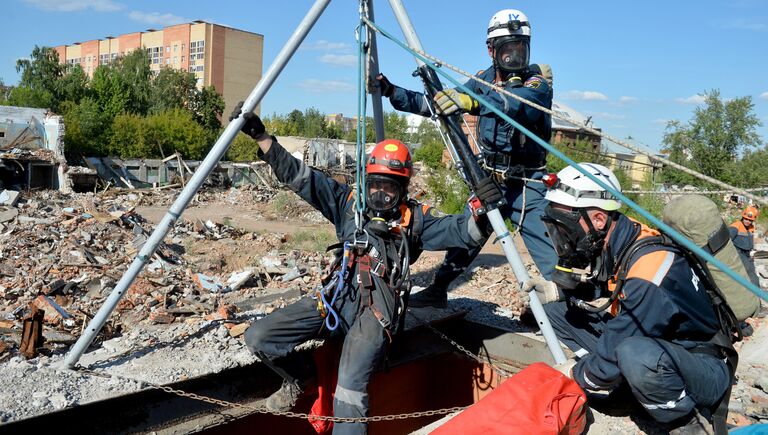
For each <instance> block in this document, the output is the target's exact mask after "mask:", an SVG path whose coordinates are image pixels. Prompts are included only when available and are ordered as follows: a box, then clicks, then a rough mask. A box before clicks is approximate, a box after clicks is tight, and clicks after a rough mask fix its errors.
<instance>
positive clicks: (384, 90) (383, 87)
mask: <svg viewBox="0 0 768 435" xmlns="http://www.w3.org/2000/svg"><path fill="white" fill-rule="evenodd" d="M376 81H377V82H378V85H377V86H378V87H379V90H380V91H381V96H382V97H387V98H389V97H391V96H392V94H393V93H394V92H395V85H393V84H392V82H390V81H389V79H387V76H385V75H384V74H379V75H377V76H376Z"/></svg>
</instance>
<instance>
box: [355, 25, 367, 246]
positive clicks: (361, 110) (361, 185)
mask: <svg viewBox="0 0 768 435" xmlns="http://www.w3.org/2000/svg"><path fill="white" fill-rule="evenodd" d="M360 13H361V17H360V26H359V27H358V32H359V34H358V38H357V42H358V44H357V45H358V53H357V76H358V82H357V87H358V92H359V94H358V100H357V142H356V144H355V146H356V148H355V151H356V153H355V154H356V158H357V177H356V178H357V196H356V198H355V206H356V207H357V213H358V214H360V213H362V211H363V210H365V206H366V204H365V196H366V195H365V192H366V191H365V116H366V111H365V109H366V106H367V104H368V102H367V99H366V97H367V95H366V89H365V74H364V73H363V71H364V68H365V41H364V40H363V39H364V36H363V35H365V34H367V32H366V31H365V29H366V28H367V27H366V25H365V23H364V22H363V20H362V13H363V12H362V11H361V12H360ZM357 225H358V231H359V230H362V226H363V222H362V219H358V222H357Z"/></svg>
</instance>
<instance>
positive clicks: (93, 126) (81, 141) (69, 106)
mask: <svg viewBox="0 0 768 435" xmlns="http://www.w3.org/2000/svg"><path fill="white" fill-rule="evenodd" d="M62 111H63V113H64V125H66V126H67V128H66V130H65V133H64V150H65V151H66V152H67V153H68V154H69V155H70V156H80V155H82V156H103V155H106V154H107V152H108V150H107V147H106V146H105V144H106V143H108V139H107V138H108V137H109V126H110V123H111V117H109V116H108V115H107V114H105V113H104V112H103V111H102V109H101V107H100V105H99V104H98V102H97V101H96V100H94V99H93V98H90V97H85V98H83V99H82V100H81V101H80V103H79V104H76V103H73V102H71V101H67V102H65V103H63V104H62Z"/></svg>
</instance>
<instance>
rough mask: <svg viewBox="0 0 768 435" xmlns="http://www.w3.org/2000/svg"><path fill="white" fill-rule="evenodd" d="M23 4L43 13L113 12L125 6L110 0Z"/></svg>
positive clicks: (39, 0)
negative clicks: (91, 10)
mask: <svg viewBox="0 0 768 435" xmlns="http://www.w3.org/2000/svg"><path fill="white" fill-rule="evenodd" d="M24 2H25V3H27V4H29V5H32V6H34V7H36V8H37V9H41V10H44V11H53V12H74V11H84V10H86V9H93V10H94V11H98V12H115V11H119V10H122V9H123V8H124V7H125V6H123V5H122V4H120V3H115V2H113V1H112V0H24Z"/></svg>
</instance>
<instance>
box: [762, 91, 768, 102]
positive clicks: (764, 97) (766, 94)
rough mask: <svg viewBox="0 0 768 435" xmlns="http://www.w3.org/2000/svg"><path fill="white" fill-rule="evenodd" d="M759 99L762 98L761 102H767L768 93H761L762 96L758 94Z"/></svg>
mask: <svg viewBox="0 0 768 435" xmlns="http://www.w3.org/2000/svg"><path fill="white" fill-rule="evenodd" d="M760 98H762V99H763V100H768V92H763V93H762V94H760Z"/></svg>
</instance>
